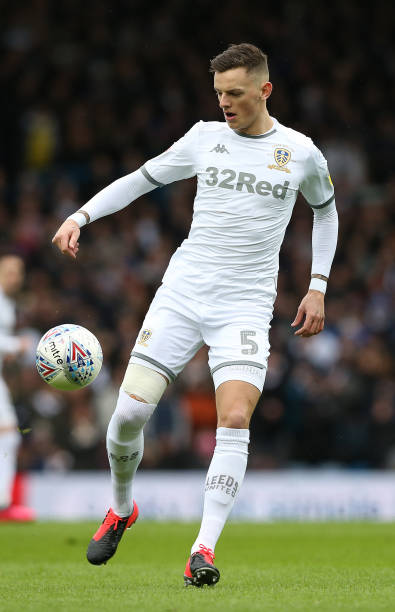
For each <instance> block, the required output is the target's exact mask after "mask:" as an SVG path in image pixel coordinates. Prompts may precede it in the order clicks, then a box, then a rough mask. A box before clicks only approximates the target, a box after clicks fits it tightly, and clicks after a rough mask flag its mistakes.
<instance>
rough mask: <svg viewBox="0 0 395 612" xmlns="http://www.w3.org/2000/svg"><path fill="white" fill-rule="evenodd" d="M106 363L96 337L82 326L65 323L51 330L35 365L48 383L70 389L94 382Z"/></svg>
mask: <svg viewBox="0 0 395 612" xmlns="http://www.w3.org/2000/svg"><path fill="white" fill-rule="evenodd" d="M102 363H103V352H102V349H101V346H100V343H99V341H98V339H97V338H96V336H95V335H94V334H92V332H90V331H89V330H88V329H86V328H85V327H82V326H81V325H74V324H73V323H70V324H67V323H65V324H63V325H58V326H57V327H53V328H52V329H50V330H48V331H47V332H46V333H45V334H44V335H43V337H42V338H41V340H40V342H39V343H38V346H37V352H36V366H37V371H38V373H39V374H40V376H41V378H42V379H43V380H45V382H46V383H48V384H49V385H51V386H52V387H55V388H56V389H61V390H63V391H70V390H74V389H81V388H83V387H86V386H87V385H89V384H90V383H91V382H93V381H94V380H95V378H96V376H97V375H98V374H99V372H100V369H101V367H102Z"/></svg>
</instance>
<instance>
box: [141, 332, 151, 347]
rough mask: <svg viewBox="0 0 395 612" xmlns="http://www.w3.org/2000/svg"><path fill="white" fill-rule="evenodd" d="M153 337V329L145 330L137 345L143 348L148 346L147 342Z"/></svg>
mask: <svg viewBox="0 0 395 612" xmlns="http://www.w3.org/2000/svg"><path fill="white" fill-rule="evenodd" d="M151 336H152V330H151V329H143V330H142V332H141V334H140V340H138V342H137V344H141V345H142V346H148V344H147V342H148V340H149V339H150V338H151Z"/></svg>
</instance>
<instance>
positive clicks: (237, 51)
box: [210, 43, 269, 77]
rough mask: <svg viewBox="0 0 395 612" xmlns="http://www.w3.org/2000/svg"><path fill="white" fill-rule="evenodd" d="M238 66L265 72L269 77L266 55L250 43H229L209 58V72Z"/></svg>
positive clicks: (223, 70) (248, 70)
mask: <svg viewBox="0 0 395 612" xmlns="http://www.w3.org/2000/svg"><path fill="white" fill-rule="evenodd" d="M240 67H243V68H245V69H246V70H247V72H252V71H259V72H265V73H266V74H267V76H268V77H269V68H268V65H267V55H266V54H265V53H263V51H262V50H261V49H259V47H256V46H255V45H251V44H250V43H241V44H240V45H229V47H228V48H227V49H226V50H225V51H223V52H222V53H220V54H219V55H216V56H215V57H214V58H213V59H212V60H210V72H225V71H226V70H231V69H232V68H240Z"/></svg>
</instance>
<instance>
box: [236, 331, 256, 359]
mask: <svg viewBox="0 0 395 612" xmlns="http://www.w3.org/2000/svg"><path fill="white" fill-rule="evenodd" d="M248 336H256V332H255V331H247V330H245V331H241V332H240V338H241V344H243V345H248V346H249V347H250V348H243V349H241V352H242V353H243V355H255V354H256V353H257V352H258V345H257V343H256V342H255V341H254V340H251V338H249V337H248Z"/></svg>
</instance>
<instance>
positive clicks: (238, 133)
mask: <svg viewBox="0 0 395 612" xmlns="http://www.w3.org/2000/svg"><path fill="white" fill-rule="evenodd" d="M270 119H272V120H273V127H272V129H271V130H269V131H268V132H265V133H264V134H244V132H240V131H239V130H232V128H231V127H230V126H228V127H229V129H231V130H232V132H234V133H235V134H237V136H242V138H253V139H254V140H255V139H257V138H267V137H268V136H271V135H272V134H274V132H277V128H276V125H277V123H278V121H277V119H275V118H274V117H270ZM227 125H228V124H227Z"/></svg>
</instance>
